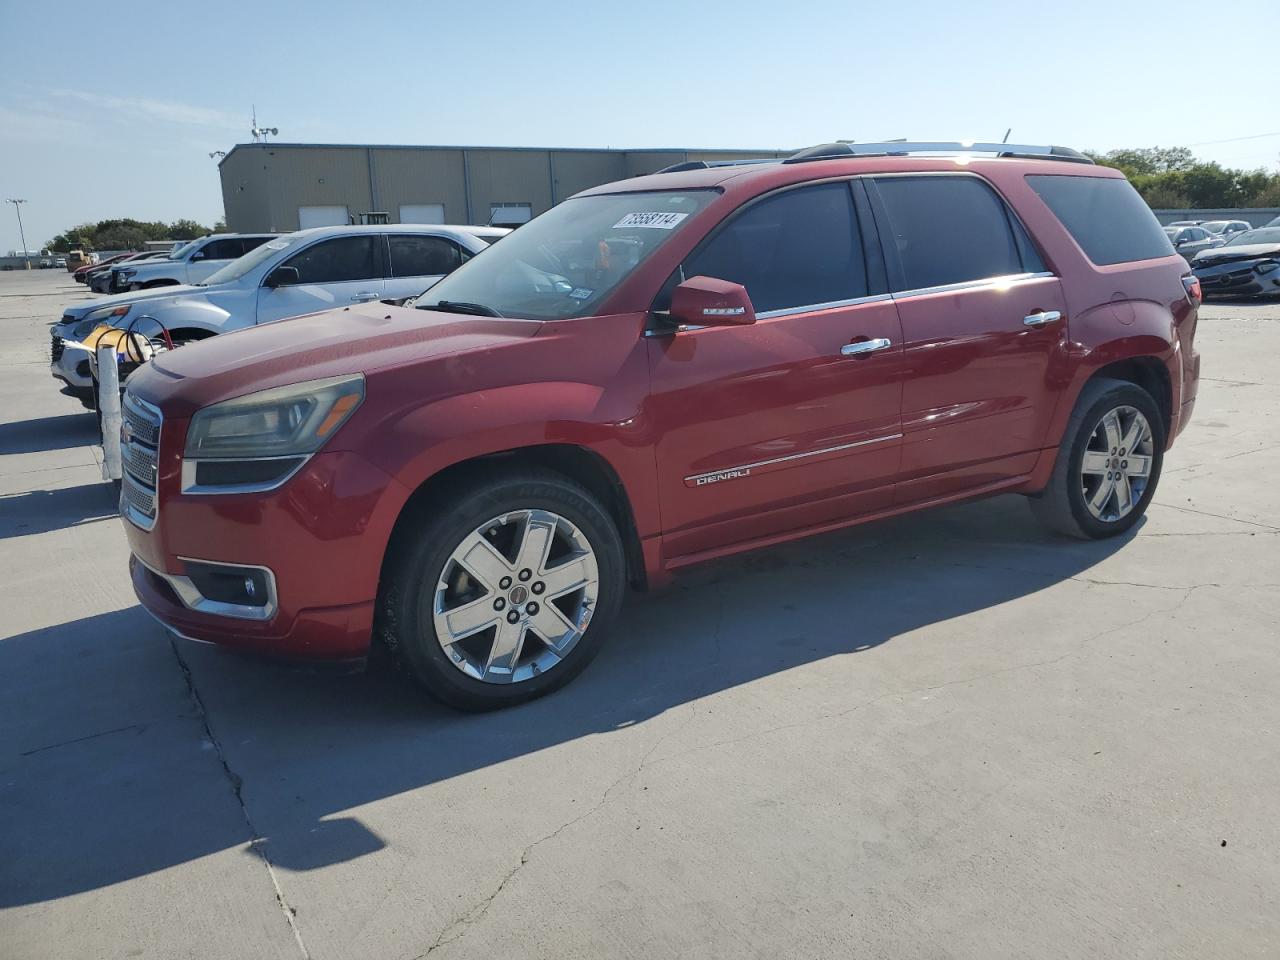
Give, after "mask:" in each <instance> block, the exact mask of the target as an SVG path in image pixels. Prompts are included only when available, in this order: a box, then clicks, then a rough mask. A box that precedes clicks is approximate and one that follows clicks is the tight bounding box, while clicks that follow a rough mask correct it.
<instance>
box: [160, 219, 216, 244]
mask: <svg viewBox="0 0 1280 960" xmlns="http://www.w3.org/2000/svg"><path fill="white" fill-rule="evenodd" d="M210 232H211V231H210V230H209V228H208V227H206V226H202V225H201V224H198V223H196V222H195V221H194V220H175V221H173V223H171V224H169V237H170V238H172V239H174V240H194V239H195V238H196V237H203V236H205V235H206V234H208V233H210Z"/></svg>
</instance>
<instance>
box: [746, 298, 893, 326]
mask: <svg viewBox="0 0 1280 960" xmlns="http://www.w3.org/2000/svg"><path fill="white" fill-rule="evenodd" d="M892 299H893V294H891V293H873V294H870V295H869V296H865V297H851V298H850V299H848V300H828V301H827V302H826V303H808V304H805V305H803V306H799V307H782V308H780V309H778V310H766V311H765V312H764V313H757V314H756V319H757V320H772V319H774V318H775V317H790V316H793V315H795V314H797V313H816V312H817V311H819V310H835V309H838V308H840V307H856V306H858V305H859V304H863V303H882V302H884V301H885V300H892Z"/></svg>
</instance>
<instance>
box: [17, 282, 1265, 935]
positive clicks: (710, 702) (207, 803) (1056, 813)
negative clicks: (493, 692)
mask: <svg viewBox="0 0 1280 960" xmlns="http://www.w3.org/2000/svg"><path fill="white" fill-rule="evenodd" d="M82 289H83V288H80V287H77V286H76V285H74V284H73V283H72V282H71V281H70V279H69V278H68V277H67V275H66V274H63V273H61V272H58V273H54V272H45V273H35V274H32V275H23V274H11V273H7V274H0V331H2V336H0V541H3V542H2V543H0V568H2V569H3V574H4V576H3V580H2V582H0V591H2V592H0V604H2V605H3V611H4V614H3V624H2V625H0V637H3V639H0V957H3V958H5V960H16V958H37V957H50V958H52V957H58V958H62V957H95V958H96V957H155V958H165V960H168V958H178V957H212V958H237V960H252V958H258V957H282V958H298V957H314V958H317V960H319V958H378V960H410V958H421V957H424V956H427V955H428V954H429V955H431V956H433V957H441V958H456V957H484V958H488V957H496V956H503V957H555V958H592V960H594V958H601V957H633V958H646V960H649V958H655V957H689V958H732V960H741V958H744V957H759V958H778V957H786V958H802V957H891V958H894V960H906V958H916V957H919V958H925V957H929V958H934V957H956V958H974V960H991V958H999V957H1035V958H1041V960H1043V958H1057V957H1089V958H1094V957H1117V958H1119V957H1123V958H1135V957H1141V958H1145V957H1149V958H1160V960H1166V958H1171V957H1175V958H1176V957H1186V958H1196V960H1204V958H1217V957H1221V958H1231V960H1241V958H1248V957H1259V958H1261V957H1276V956H1278V955H1280V817H1278V816H1277V812H1278V811H1280V799H1278V798H1280V697H1278V696H1277V692H1278V691H1280V656H1278V655H1277V649H1276V647H1277V640H1278V639H1280V597H1278V595H1277V590H1278V589H1280V540H1278V539H1277V535H1278V534H1280V485H1277V483H1276V482H1275V478H1276V476H1277V475H1280V440H1277V436H1276V420H1275V415H1276V411H1277V410H1278V409H1280V307H1276V306H1272V307H1258V306H1252V305H1227V306H1218V307H1212V308H1206V309H1205V310H1204V311H1203V314H1202V320H1201V323H1200V332H1199V337H1198V341H1199V344H1200V347H1201V350H1202V352H1203V354H1204V374H1205V380H1204V381H1203V384H1202V387H1201V394H1200V402H1199V408H1198V410H1197V412H1196V419H1195V421H1194V422H1193V424H1192V425H1191V427H1190V429H1189V431H1188V432H1187V433H1186V434H1184V436H1183V438H1182V439H1181V440H1180V441H1179V443H1178V444H1177V446H1176V447H1175V448H1174V450H1173V451H1172V452H1171V454H1170V456H1169V457H1168V459H1167V460H1166V467H1165V475H1164V478H1163V481H1162V483H1161V485H1160V489H1159V493H1158V495H1157V498H1156V502H1155V504H1154V505H1153V507H1152V509H1151V511H1150V513H1149V516H1148V518H1147V520H1146V522H1145V523H1143V524H1142V525H1141V526H1140V527H1139V528H1138V529H1137V531H1136V533H1135V534H1134V535H1132V536H1130V537H1128V538H1126V539H1123V540H1119V541H1112V542H1108V543H1078V542H1068V541H1063V540H1058V539H1054V538H1051V537H1050V536H1048V535H1046V534H1045V533H1044V532H1042V531H1041V530H1040V529H1039V528H1038V527H1037V526H1036V525H1035V524H1034V523H1033V521H1032V519H1031V517H1030V515H1029V513H1028V511H1027V509H1026V507H1025V505H1024V503H1023V502H1022V501H1021V500H1020V499H1019V498H1017V497H1004V498H1000V499H996V500H991V501H987V502H983V503H976V504H971V505H966V506H959V507H954V508H949V509H945V510H941V511H937V512H933V513H927V514H923V515H919V516H915V517H910V518H905V519H899V520H895V521H890V522H883V523H878V524H874V525H870V526H866V527H863V528H860V529H857V530H853V531H850V532H846V533H843V534H839V535H832V536H827V537H823V538H819V539H816V540H811V541H809V542H806V543H799V544H792V545H789V546H787V547H784V548H781V549H775V550H769V551H764V552H760V553H756V554H753V555H751V556H747V557H742V558H739V559H736V560H731V561H728V562H722V563H718V564H715V565H711V566H707V567H704V568H701V569H698V570H696V571H694V572H692V573H690V574H688V575H687V576H685V577H683V578H682V579H681V580H680V582H679V584H678V586H677V587H676V588H674V589H672V590H670V591H668V592H666V593H663V594H658V595H653V596H648V597H636V598H634V599H633V600H632V601H631V602H629V604H628V606H627V608H626V610H625V611H624V616H623V617H622V619H621V625H620V627H619V629H618V630H617V633H616V635H615V636H614V638H613V640H612V642H611V644H610V645H609V647H608V648H607V650H606V651H605V652H604V653H603V654H602V655H601V657H600V659H599V660H598V661H597V662H596V663H595V665H593V666H592V668H591V669H590V670H589V671H587V673H586V674H584V675H583V676H582V677H581V678H580V679H579V680H578V681H577V682H576V683H575V684H573V685H572V686H571V687H569V688H568V689H566V690H564V691H563V692H561V693H559V694H557V695H555V696H553V697H551V698H549V699H546V700H543V701H541V702H538V703H535V704H531V705H528V706H525V707H522V708H519V709H516V710H511V711H507V712H504V713H498V714H492V715H487V716H478V717H477V716H460V715H457V714H454V713H451V712H448V711H447V710H444V709H441V708H438V707H436V706H435V705H433V704H432V703H431V702H430V701H427V700H425V699H424V698H423V697H421V696H419V695H418V693H417V692H416V691H415V690H413V689H412V688H410V687H408V686H407V685H405V684H404V683H402V682H400V681H398V680H397V679H395V678H393V677H389V676H387V675H385V674H384V673H380V672H374V673H372V674H364V675H356V676H335V675H332V674H328V673H317V672H309V671H302V670H297V669H290V668H286V667H282V666H277V665H270V664H265V663H261V662H257V661H254V660H248V659H244V658H242V657H238V656H234V655H230V654H226V653H224V652H221V651H219V650H217V649H214V648H209V647H200V646H195V645H191V644H188V643H186V642H176V643H175V642H171V641H170V639H169V638H168V637H167V636H166V634H165V633H164V632H163V631H162V630H161V629H160V628H159V627H158V626H157V625H156V624H155V623H153V622H152V621H151V620H149V619H148V618H147V617H146V616H145V615H144V614H143V613H142V611H141V610H140V609H139V608H138V606H137V605H136V604H135V603H134V600H133V596H132V594H131V592H130V589H129V584H128V578H127V576H126V571H125V561H126V550H125V543H124V537H123V534H122V531H121V528H120V521H119V520H118V519H116V518H115V516H114V511H115V505H114V502H113V497H112V492H111V488H110V486H108V485H106V484H103V483H102V482H101V481H100V479H99V473H98V468H97V466H96V464H95V459H94V455H93V451H92V447H91V444H92V443H93V441H94V421H93V418H92V417H91V416H89V415H87V414H85V413H83V412H82V411H81V410H80V409H79V407H78V405H77V404H76V402H75V401H73V400H70V399H68V398H66V397H63V396H60V395H59V394H58V392H57V391H56V389H55V387H54V384H53V382H52V381H51V380H50V378H49V375H48V371H47V355H48V342H47V340H48V334H47V331H46V327H47V324H48V323H49V321H50V320H52V319H53V318H54V317H55V316H57V315H58V314H59V312H60V308H61V307H62V306H63V305H64V304H65V303H67V302H69V301H71V300H73V299H76V298H78V297H81V296H83V293H82Z"/></svg>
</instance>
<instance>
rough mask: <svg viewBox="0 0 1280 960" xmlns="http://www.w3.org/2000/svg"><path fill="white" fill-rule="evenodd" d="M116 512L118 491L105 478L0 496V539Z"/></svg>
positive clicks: (112, 515)
mask: <svg viewBox="0 0 1280 960" xmlns="http://www.w3.org/2000/svg"><path fill="white" fill-rule="evenodd" d="M119 512H120V494H119V491H118V490H117V489H116V487H115V485H114V484H110V483H107V482H105V481H103V482H102V483H86V484H83V485H82V486H78V487H61V488H59V489H55V490H28V491H26V492H24V493H15V494H11V495H8V496H0V540H5V539H8V538H9V537H25V536H29V535H31V534H33V533H48V532H49V531H51V530H61V529H63V528H65V527H74V526H78V525H79V524H82V523H92V522H93V521H95V520H106V519H109V518H111V517H114V516H117V515H118V514H119Z"/></svg>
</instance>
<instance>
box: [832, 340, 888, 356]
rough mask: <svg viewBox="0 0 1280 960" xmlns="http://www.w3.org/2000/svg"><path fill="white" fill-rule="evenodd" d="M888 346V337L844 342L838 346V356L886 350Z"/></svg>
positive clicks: (859, 354)
mask: <svg viewBox="0 0 1280 960" xmlns="http://www.w3.org/2000/svg"><path fill="white" fill-rule="evenodd" d="M889 346H890V343H889V341H888V339H886V338H885V337H879V338H878V339H875V340H859V341H858V342H857V343H846V344H845V345H844V346H843V347H841V348H840V356H842V357H857V356H861V355H862V354H864V353H875V352H876V351H877V350H886V349H888V348H889Z"/></svg>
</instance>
